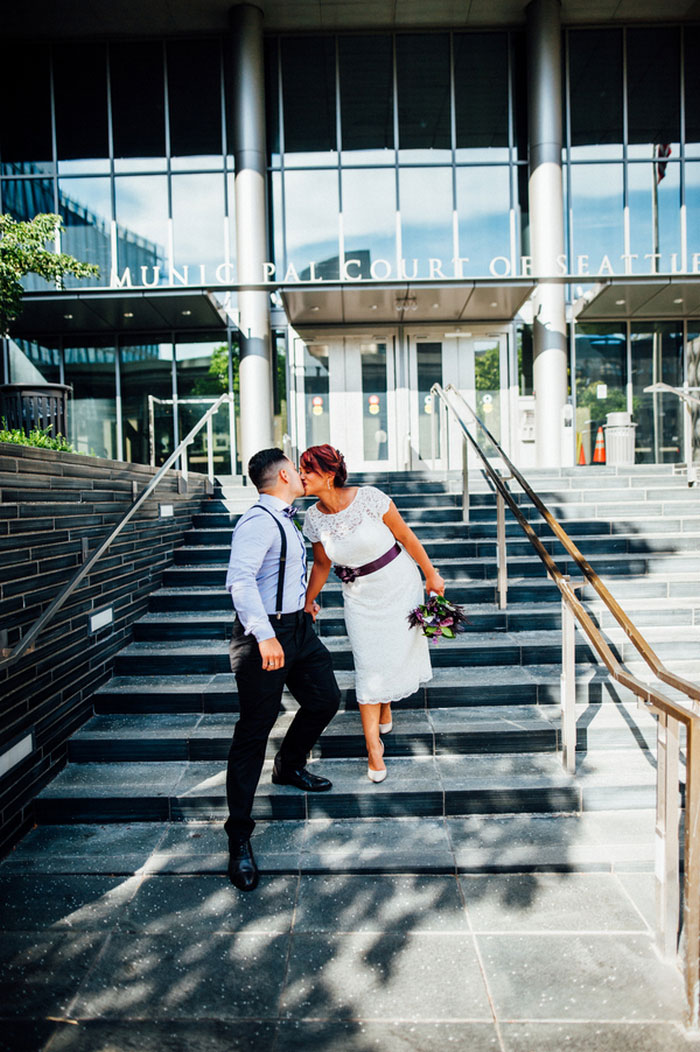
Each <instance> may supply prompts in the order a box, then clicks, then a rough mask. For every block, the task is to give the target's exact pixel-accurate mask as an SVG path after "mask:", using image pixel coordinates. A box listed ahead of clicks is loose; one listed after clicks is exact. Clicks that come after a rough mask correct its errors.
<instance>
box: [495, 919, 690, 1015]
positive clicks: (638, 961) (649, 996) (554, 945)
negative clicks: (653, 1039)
mask: <svg viewBox="0 0 700 1052" xmlns="http://www.w3.org/2000/svg"><path fill="white" fill-rule="evenodd" d="M476 938H477V942H478V945H479V949H480V951H481V955H482V960H483V963H484V970H485V973H486V979H487V982H488V984H489V989H490V992H491V996H492V998H493V1002H494V1005H495V1011H496V1014H497V1015H498V1016H499V1017H500V1018H504V1019H509V1020H512V1021H514V1020H518V1019H522V1020H524V1019H528V1020H535V1019H539V1020H551V1019H561V1020H569V1019H570V1020H600V1021H608V1022H654V1021H660V1020H664V1021H668V1022H678V1023H680V1022H682V1014H683V1009H682V1006H683V984H682V980H681V975H680V972H678V971H676V970H675V969H674V968H672V967H670V966H669V965H665V964H663V963H662V962H661V960H660V959H659V957H658V956H657V955H656V953H655V950H654V944H653V939H652V937H651V935H649V936H645V935H629V934H620V933H615V934H613V935H590V934H577V933H571V932H567V933H565V934H558V935H554V934H538V935H535V934H532V933H530V934H527V935H524V934H514V935H478V936H476Z"/></svg>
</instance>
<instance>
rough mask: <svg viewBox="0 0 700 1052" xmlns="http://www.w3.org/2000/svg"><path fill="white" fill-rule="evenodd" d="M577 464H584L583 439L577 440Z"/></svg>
mask: <svg viewBox="0 0 700 1052" xmlns="http://www.w3.org/2000/svg"><path fill="white" fill-rule="evenodd" d="M578 462H579V464H585V463H586V450H585V449H584V448H583V439H582V438H579V440H578Z"/></svg>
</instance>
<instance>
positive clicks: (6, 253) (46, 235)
mask: <svg viewBox="0 0 700 1052" xmlns="http://www.w3.org/2000/svg"><path fill="white" fill-rule="evenodd" d="M61 230H63V226H62V223H61V217H60V216H57V215H52V214H50V213H49V214H40V215H37V216H34V218H33V219H30V220H26V221H24V222H20V221H18V220H16V219H13V218H12V217H11V216H9V215H0V335H7V332H8V330H9V328H10V325H11V324H12V322H13V321H14V320H15V318H16V317H17V316H18V315H19V313H20V311H21V310H22V296H23V295H24V289H23V287H22V278H24V277H25V276H26V275H27V274H36V275H38V277H40V278H44V280H45V281H51V282H53V283H55V284H56V285H57V286H58V287H59V288H61V287H62V285H63V279H64V278H65V277H66V275H67V274H70V275H72V276H73V277H75V278H86V277H90V276H91V275H97V274H99V272H100V269H99V267H97V266H95V265H94V264H93V263H82V262H80V260H77V259H74V258H73V256H69V255H68V254H67V253H65V252H54V251H53V250H52V249H50V248H47V247H46V246H47V244H48V243H50V242H53V241H54V239H55V237H56V234H57V233H58V232H59V231H61Z"/></svg>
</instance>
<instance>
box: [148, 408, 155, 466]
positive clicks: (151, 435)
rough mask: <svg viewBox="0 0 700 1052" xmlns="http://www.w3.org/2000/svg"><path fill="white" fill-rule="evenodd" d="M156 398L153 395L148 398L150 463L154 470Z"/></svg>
mask: <svg viewBox="0 0 700 1052" xmlns="http://www.w3.org/2000/svg"><path fill="white" fill-rule="evenodd" d="M154 402H155V398H154V396H153V395H152V394H149V396H148V462H149V464H150V465H151V467H152V468H154V467H155V466H156V414H155V408H154Z"/></svg>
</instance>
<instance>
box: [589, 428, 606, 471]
mask: <svg viewBox="0 0 700 1052" xmlns="http://www.w3.org/2000/svg"><path fill="white" fill-rule="evenodd" d="M592 463H593V464H604V463H605V439H604V438H603V428H602V427H599V428H598V433H597V434H596V436H595V449H594V450H593V460H592Z"/></svg>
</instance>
